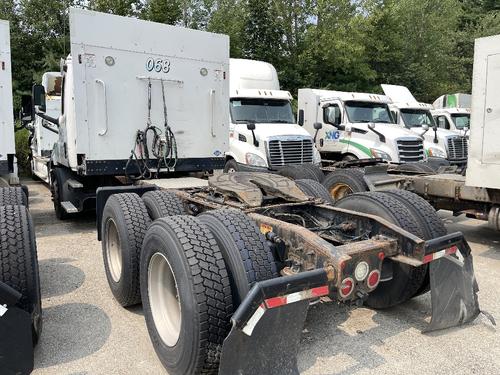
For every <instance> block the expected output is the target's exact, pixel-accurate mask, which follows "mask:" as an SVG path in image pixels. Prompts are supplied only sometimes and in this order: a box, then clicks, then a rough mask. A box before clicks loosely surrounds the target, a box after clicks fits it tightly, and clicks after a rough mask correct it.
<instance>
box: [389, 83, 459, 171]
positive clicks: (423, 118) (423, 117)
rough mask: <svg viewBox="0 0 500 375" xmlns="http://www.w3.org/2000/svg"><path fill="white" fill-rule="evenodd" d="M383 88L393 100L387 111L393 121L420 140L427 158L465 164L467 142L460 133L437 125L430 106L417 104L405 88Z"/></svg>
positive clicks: (394, 86)
mask: <svg viewBox="0 0 500 375" xmlns="http://www.w3.org/2000/svg"><path fill="white" fill-rule="evenodd" d="M382 89H383V90H384V93H385V94H386V95H387V96H388V97H389V98H390V99H391V100H392V103H391V104H390V108H391V112H392V114H393V117H394V118H395V119H396V122H397V123H398V124H399V125H400V126H404V127H406V128H408V129H410V130H412V131H413V132H415V133H416V134H418V135H419V136H422V137H423V139H424V147H425V152H426V154H427V155H428V156H429V157H433V158H442V159H446V160H448V161H449V162H450V163H451V164H454V165H465V164H466V163H467V152H468V141H467V139H466V138H465V137H463V136H462V135H461V134H460V132H459V131H454V130H450V129H443V128H441V127H439V126H437V124H436V122H435V120H434V118H433V116H432V113H431V110H432V109H433V106H432V105H430V104H426V103H420V102H418V101H417V100H416V99H415V98H414V97H413V95H412V94H411V92H410V91H409V90H408V88H407V87H404V86H398V85H382Z"/></svg>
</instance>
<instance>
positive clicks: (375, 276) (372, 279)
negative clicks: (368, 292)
mask: <svg viewBox="0 0 500 375" xmlns="http://www.w3.org/2000/svg"><path fill="white" fill-rule="evenodd" d="M379 282H380V271H379V270H373V271H372V272H370V274H369V275H368V280H366V283H367V284H368V288H370V289H373V288H375V287H376V286H377V285H378V283H379Z"/></svg>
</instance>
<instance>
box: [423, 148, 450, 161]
mask: <svg viewBox="0 0 500 375" xmlns="http://www.w3.org/2000/svg"><path fill="white" fill-rule="evenodd" d="M427 153H428V154H429V156H434V157H436V158H444V159H446V152H445V151H443V150H442V149H440V148H436V147H430V148H429V149H428V150H427Z"/></svg>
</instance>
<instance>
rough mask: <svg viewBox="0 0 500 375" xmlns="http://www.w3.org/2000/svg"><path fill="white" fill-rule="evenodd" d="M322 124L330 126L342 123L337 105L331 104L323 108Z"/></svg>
mask: <svg viewBox="0 0 500 375" xmlns="http://www.w3.org/2000/svg"><path fill="white" fill-rule="evenodd" d="M323 122H325V123H326V124H330V125H340V124H341V123H342V116H341V114H340V108H339V106H338V104H331V105H329V106H328V107H325V108H323Z"/></svg>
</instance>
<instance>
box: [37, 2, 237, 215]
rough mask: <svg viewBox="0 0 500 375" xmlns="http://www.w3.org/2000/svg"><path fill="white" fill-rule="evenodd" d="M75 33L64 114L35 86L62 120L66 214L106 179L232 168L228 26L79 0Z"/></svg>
mask: <svg viewBox="0 0 500 375" xmlns="http://www.w3.org/2000/svg"><path fill="white" fill-rule="evenodd" d="M137 28H140V30H141V32H137ZM165 40H168V43H167V42H165ZM70 42H71V54H70V55H69V56H68V57H67V58H66V59H65V60H64V62H63V63H62V90H61V91H62V98H61V112H60V114H59V115H58V116H50V115H49V114H48V113H47V112H46V111H47V100H46V92H45V87H44V86H43V85H35V86H34V89H33V106H34V112H35V113H36V116H37V117H40V118H42V119H45V120H47V121H49V122H50V123H52V124H54V125H55V126H56V127H57V130H58V139H57V142H56V144H55V147H54V149H53V151H52V153H51V161H50V174H51V176H50V181H51V189H52V196H53V200H54V207H55V210H56V214H57V216H58V217H59V218H65V217H67V216H68V215H69V214H71V213H77V212H81V211H84V210H86V209H94V208H95V195H96V189H97V188H98V187H101V186H109V185H121V184H122V183H124V182H128V183H130V182H131V181H134V180H137V179H148V178H154V177H158V176H161V175H164V174H169V175H170V176H179V175H181V174H186V173H190V172H204V171H212V170H216V169H223V168H224V164H225V156H224V153H225V151H226V149H227V145H228V140H229V137H228V134H229V124H228V120H229V118H228V117H229V116H226V114H227V104H228V103H229V77H228V75H229V74H228V72H229V52H228V48H227V47H228V44H229V38H228V37H227V36H225V35H219V34H211V33H203V32H199V31H194V30H188V29H183V28H178V27H172V26H167V25H163V24H156V23H152V22H140V21H137V20H134V19H129V18H120V17H106V16H105V15H102V14H99V13H94V12H88V11H84V10H81V9H73V8H72V9H71V10H70Z"/></svg>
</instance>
